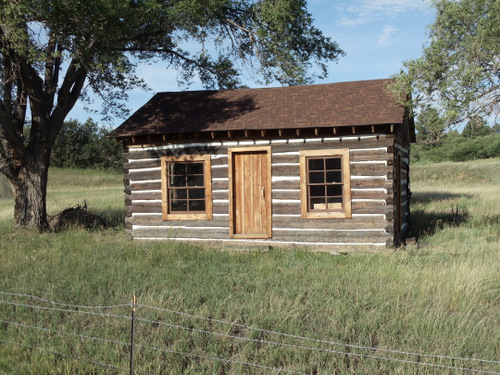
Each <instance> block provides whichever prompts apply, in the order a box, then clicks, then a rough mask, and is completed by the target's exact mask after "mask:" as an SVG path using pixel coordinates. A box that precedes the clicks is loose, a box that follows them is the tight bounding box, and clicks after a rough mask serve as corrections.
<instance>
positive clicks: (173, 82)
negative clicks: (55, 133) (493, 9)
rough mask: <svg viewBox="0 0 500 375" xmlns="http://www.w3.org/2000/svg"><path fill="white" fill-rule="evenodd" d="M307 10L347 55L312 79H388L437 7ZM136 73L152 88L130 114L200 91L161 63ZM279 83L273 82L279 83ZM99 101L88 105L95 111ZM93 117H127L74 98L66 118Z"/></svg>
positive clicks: (319, 6)
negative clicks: (160, 97)
mask: <svg viewBox="0 0 500 375" xmlns="http://www.w3.org/2000/svg"><path fill="white" fill-rule="evenodd" d="M308 10H309V12H310V13H311V15H312V16H313V19H314V20H315V21H314V25H315V26H316V27H317V28H318V29H320V30H321V31H322V32H323V33H324V35H325V36H328V37H330V38H331V39H332V40H334V41H336V42H337V43H338V44H339V46H340V48H341V49H343V50H344V52H345V53H346V55H345V56H344V57H340V58H339V60H338V61H337V62H332V63H330V64H329V65H328V77H327V78H326V79H324V80H317V81H316V82H315V83H333V82H343V81H357V80H368V79H380V78H388V77H391V76H392V75H394V74H396V73H398V72H399V71H400V69H401V67H402V63H403V62H404V61H405V60H410V59H414V58H418V57H419V56H420V55H421V53H422V46H423V45H424V44H425V43H426V41H427V39H428V34H427V26H428V25H429V24H431V23H432V22H433V21H434V18H435V11H434V9H433V8H431V7H430V5H429V1H428V0H309V1H308ZM137 73H138V75H139V77H141V78H143V79H144V80H145V81H146V83H147V84H148V85H149V87H150V89H151V90H150V91H144V90H139V89H136V90H132V91H131V92H129V101H128V102H127V103H126V107H127V108H128V109H129V110H130V111H131V112H130V114H131V113H133V112H134V111H135V110H137V109H138V108H139V107H141V106H142V105H143V104H145V103H146V102H147V101H148V100H149V99H150V98H151V97H152V96H153V95H154V94H155V93H157V92H161V91H181V90H186V89H188V90H201V89H203V87H202V86H201V84H200V83H199V82H194V83H193V84H192V85H191V86H189V87H188V88H185V87H184V88H181V87H179V86H178V84H177V72H176V71H174V70H167V69H166V67H165V65H162V64H153V65H147V64H141V65H140V66H139V67H138V69H137ZM243 83H244V84H245V85H247V86H248V87H250V88H254V87H262V86H259V85H258V84H257V83H256V82H255V81H254V80H252V79H248V80H245V81H243ZM278 85H279V84H278V83H275V84H271V85H270V87H272V86H278ZM100 105H102V104H101V103H99V102H97V101H96V102H95V103H94V104H93V106H92V108H94V109H95V110H99V106H100ZM89 117H91V118H93V119H94V120H95V121H96V122H98V123H100V124H102V125H105V126H108V127H112V128H114V127H117V126H119V125H120V124H121V123H122V122H123V121H124V120H125V119H126V118H113V119H111V120H110V121H107V122H104V121H102V120H101V119H100V116H99V114H96V113H92V112H87V111H85V110H84V108H83V105H82V103H80V102H79V103H77V104H76V105H75V108H74V109H73V110H72V111H71V112H70V114H69V115H68V119H76V120H79V121H82V122H83V121H85V120H87V119H88V118H89Z"/></svg>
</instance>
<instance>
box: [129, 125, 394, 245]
mask: <svg viewBox="0 0 500 375" xmlns="http://www.w3.org/2000/svg"><path fill="white" fill-rule="evenodd" d="M255 145H257V146H263V145H270V146H271V157H272V238H270V239H267V240H242V239H229V178H228V148H229V147H242V146H255ZM335 148H342V149H345V148H347V149H349V150H350V169H351V171H350V172H351V192H352V218H349V219H316V220H313V219H302V218H301V215H300V187H299V180H300V178H299V173H300V171H299V151H300V150H321V149H335ZM394 151H395V141H394V138H393V137H392V136H390V135H385V134H372V135H360V136H348V137H332V138H300V139H269V140H263V139H259V140H249V139H242V140H228V141H212V142H186V143H182V144H164V145H144V146H136V145H128V146H126V147H125V152H124V164H123V166H124V173H125V174H124V176H125V177H124V185H125V209H126V226H127V231H128V233H129V234H130V235H131V236H132V237H133V238H135V239H149V240H155V239H169V238H170V239H173V238H175V239H177V240H198V241H204V242H210V243H212V242H213V243H221V242H223V243H227V244H244V245H248V244H250V245H257V246H299V247H300V246H308V247H312V248H313V250H325V249H326V250H330V249H331V250H335V249H345V250H346V251H348V250H350V249H359V248H363V249H367V250H376V249H380V248H383V247H385V246H387V245H391V244H392V243H393V241H394V216H395V211H394V210H395V202H394V194H393V190H394V186H395V185H394V181H393V178H394ZM182 154H210V155H211V164H212V200H213V220H207V221H185V220H177V221H163V220H162V213H161V171H160V161H161V157H162V156H164V155H182Z"/></svg>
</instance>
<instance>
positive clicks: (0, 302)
mask: <svg viewBox="0 0 500 375" xmlns="http://www.w3.org/2000/svg"><path fill="white" fill-rule="evenodd" d="M0 304H5V305H13V306H21V307H31V308H33V309H39V310H51V311H64V312H71V313H77V314H87V315H96V316H106V317H109V318H122V319H127V320H131V319H132V318H131V317H130V316H125V315H114V314H105V313H97V312H93V311H79V310H69V309H59V308H56V307H46V306H37V305H27V304H24V303H16V302H8V301H1V300H0Z"/></svg>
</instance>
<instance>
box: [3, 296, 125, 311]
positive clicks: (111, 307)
mask: <svg viewBox="0 0 500 375" xmlns="http://www.w3.org/2000/svg"><path fill="white" fill-rule="evenodd" d="M0 294H1V295H5V296H15V297H27V298H33V299H36V300H38V301H42V302H47V303H51V304H53V305H59V306H67V307H73V308H78V309H113V308H117V307H130V303H124V304H120V305H109V306H81V305H71V304H69V303H62V302H56V301H51V300H48V299H44V298H40V297H37V296H34V295H31V294H23V293H9V292H0Z"/></svg>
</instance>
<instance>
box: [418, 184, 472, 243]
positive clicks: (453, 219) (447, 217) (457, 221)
mask: <svg viewBox="0 0 500 375" xmlns="http://www.w3.org/2000/svg"><path fill="white" fill-rule="evenodd" d="M463 198H466V199H468V198H471V196H470V195H464V194H453V193H432V192H427V193H414V194H413V195H412V197H411V199H412V203H413V204H414V206H413V208H412V210H411V223H412V229H411V233H412V234H411V235H412V236H414V237H417V238H421V237H422V236H430V235H433V234H434V233H436V232H437V231H440V230H442V229H443V228H445V227H450V226H460V225H462V224H464V223H465V222H467V221H468V219H469V213H468V210H467V208H466V207H463V206H462V207H461V206H460V205H459V203H458V200H460V199H463ZM437 202H441V203H446V202H449V206H448V205H445V206H443V204H441V205H440V206H441V207H443V208H441V209H437V210H436V209H432V208H431V209H429V206H431V205H432V204H433V203H437ZM415 205H416V206H415ZM444 207H446V208H444Z"/></svg>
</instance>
